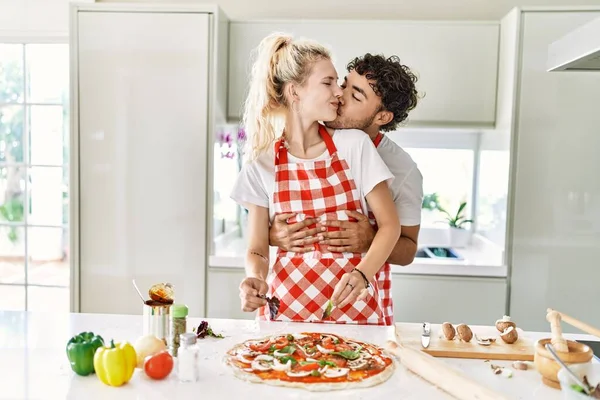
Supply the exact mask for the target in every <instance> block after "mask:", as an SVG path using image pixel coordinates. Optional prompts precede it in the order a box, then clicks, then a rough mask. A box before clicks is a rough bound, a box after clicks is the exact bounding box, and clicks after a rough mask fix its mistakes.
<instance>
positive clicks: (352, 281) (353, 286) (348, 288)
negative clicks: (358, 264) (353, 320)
mask: <svg viewBox="0 0 600 400" xmlns="http://www.w3.org/2000/svg"><path fill="white" fill-rule="evenodd" d="M368 294H369V289H368V288H367V287H365V280H364V279H363V277H362V275H361V274H360V273H359V272H357V271H354V272H349V273H346V274H344V275H342V279H340V281H339V282H338V284H337V285H335V289H334V290H333V295H332V296H331V302H332V303H333V305H334V306H336V307H338V308H342V307H344V306H346V305H347V304H350V303H354V302H355V301H357V300H364V299H366V298H367V296H368Z"/></svg>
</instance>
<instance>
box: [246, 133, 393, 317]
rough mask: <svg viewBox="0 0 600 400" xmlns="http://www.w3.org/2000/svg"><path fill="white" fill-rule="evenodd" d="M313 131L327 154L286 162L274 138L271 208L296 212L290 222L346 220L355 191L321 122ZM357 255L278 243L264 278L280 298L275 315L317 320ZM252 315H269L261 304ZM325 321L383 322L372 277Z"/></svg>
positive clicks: (355, 199)
mask: <svg viewBox="0 0 600 400" xmlns="http://www.w3.org/2000/svg"><path fill="white" fill-rule="evenodd" d="M319 134H320V135H321V137H322V138H323V141H324V142H325V144H326V145H327V150H328V152H329V155H330V156H331V158H328V159H325V160H317V161H306V162H300V163H289V162H288V152H287V149H286V147H285V145H284V143H283V140H279V141H277V142H276V143H275V191H274V193H273V204H274V207H275V214H282V213H298V215H297V216H296V217H295V218H294V219H293V220H289V221H288V222H290V223H293V222H297V221H301V220H303V219H305V218H318V219H319V220H320V221H324V220H330V219H340V220H342V219H345V220H348V219H349V218H348V216H347V215H346V213H345V212H344V210H354V211H358V212H362V211H361V205H360V193H359V191H358V189H357V188H356V184H355V182H354V179H353V178H352V175H351V173H350V168H349V166H348V163H347V162H346V161H345V160H343V159H340V158H339V157H338V154H337V149H336V147H335V144H334V143H333V139H332V138H331V136H330V135H329V133H328V132H327V130H326V129H325V127H323V126H320V127H319ZM313 227H314V226H313ZM309 228H312V227H309ZM332 230H334V229H332ZM361 259H362V257H361V255H360V254H354V253H332V252H328V251H321V249H320V248H319V246H315V251H312V252H308V253H293V252H286V251H284V250H282V249H279V250H278V253H277V258H276V260H275V264H274V265H273V272H272V274H271V276H270V279H269V280H270V282H269V283H270V284H269V295H270V296H275V297H277V298H279V300H280V302H281V305H280V308H279V314H278V315H277V317H276V320H279V321H298V322H308V321H315V322H318V321H320V320H321V317H322V315H323V311H324V310H325V307H326V304H327V301H328V300H329V299H330V298H331V295H332V294H333V290H334V288H335V285H336V284H337V283H338V282H339V280H340V279H341V277H342V275H344V274H345V273H347V272H350V271H351V270H352V269H353V268H354V267H356V266H357V265H358V264H359V263H360V261H361ZM258 318H259V319H269V310H268V307H267V306H265V307H261V308H260V309H259V313H258ZM325 322H334V323H355V324H378V325H383V324H384V322H385V321H384V314H383V309H382V304H381V300H380V297H379V290H378V285H377V282H376V281H375V279H373V280H372V282H371V287H370V288H369V295H368V296H367V298H366V299H365V300H357V301H355V302H354V303H353V304H348V305H346V306H345V307H343V308H341V309H340V308H337V307H334V309H333V311H332V313H331V317H330V319H329V320H328V321H325Z"/></svg>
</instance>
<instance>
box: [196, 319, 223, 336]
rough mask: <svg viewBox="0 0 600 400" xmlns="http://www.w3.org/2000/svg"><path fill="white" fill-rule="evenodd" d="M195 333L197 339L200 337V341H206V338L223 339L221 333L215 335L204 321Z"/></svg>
mask: <svg viewBox="0 0 600 400" xmlns="http://www.w3.org/2000/svg"><path fill="white" fill-rule="evenodd" d="M195 333H196V337H198V338H199V339H204V338H205V337H206V336H211V337H214V338H218V339H223V335H221V334H220V333H215V332H214V331H213V330H212V328H211V327H210V326H209V325H208V322H206V321H202V322H201V323H200V325H199V326H198V329H196V332H195Z"/></svg>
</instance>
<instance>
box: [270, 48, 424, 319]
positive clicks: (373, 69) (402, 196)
mask: <svg viewBox="0 0 600 400" xmlns="http://www.w3.org/2000/svg"><path fill="white" fill-rule="evenodd" d="M346 68H347V70H348V74H347V75H346V77H345V78H344V83H343V84H342V85H341V87H342V89H343V96H342V98H341V102H340V107H339V109H338V117H337V118H336V119H335V120H334V121H332V122H326V123H325V125H327V126H328V127H330V128H335V129H360V130H363V131H364V132H365V133H366V134H368V135H369V137H370V138H371V140H372V141H373V143H374V145H375V147H376V148H377V151H378V153H379V155H380V156H381V158H382V159H383V161H384V162H385V163H386V165H387V167H388V168H389V170H390V171H391V172H392V174H394V177H395V179H394V180H393V182H392V185H391V187H390V189H391V191H392V195H393V198H394V203H395V204H396V209H397V210H398V215H399V217H400V223H401V226H402V231H401V235H400V237H399V239H398V242H397V243H396V246H395V248H394V250H393V251H392V253H391V255H390V257H389V258H388V262H389V263H392V264H398V265H408V264H410V263H412V262H413V260H414V257H415V254H416V252H417V241H418V236H419V229H420V223H421V205H422V201H423V177H422V175H421V172H420V171H419V169H418V168H417V165H416V163H415V162H414V161H413V160H412V158H411V157H410V156H409V155H408V153H406V152H405V151H404V150H403V149H402V148H401V147H400V146H398V145H397V144H396V143H394V142H393V141H392V140H391V139H389V138H388V137H386V136H385V135H383V133H382V132H390V131H394V130H396V129H397V127H398V126H399V124H400V123H402V122H403V121H405V120H406V118H407V117H408V113H409V112H410V111H411V110H413V109H414V108H415V107H416V105H417V101H418V93H417V90H416V87H415V83H416V81H417V77H416V76H415V75H414V74H413V73H412V72H411V70H410V69H409V68H408V67H407V66H405V65H403V64H401V62H400V59H399V58H398V57H396V56H392V57H389V58H386V57H384V56H382V55H373V54H369V53H367V54H365V55H364V56H362V57H357V58H355V59H354V60H352V61H350V62H349V63H348V65H347V67H346ZM347 213H348V215H349V216H350V217H352V218H354V219H355V220H356V222H350V221H325V222H323V223H319V224H317V226H316V228H313V229H307V227H308V226H310V225H312V224H315V223H317V222H318V221H316V220H313V219H306V220H304V221H302V222H299V223H296V224H293V225H288V224H287V223H286V221H287V219H288V218H289V217H290V215H287V214H282V215H279V216H276V217H275V220H274V221H273V224H272V227H271V232H270V244H271V245H273V246H277V247H280V248H283V249H285V250H288V251H298V252H302V251H310V250H312V246H313V245H314V244H315V243H317V242H318V243H319V245H320V246H324V245H326V246H328V250H330V251H336V252H354V253H365V252H366V251H367V249H368V248H369V246H370V245H371V242H372V240H373V237H374V236H375V230H376V229H377V227H376V226H375V224H374V219H373V218H372V216H371V215H370V217H371V218H368V217H367V216H365V215H363V214H360V213H357V212H354V211H348V212H347ZM324 226H330V227H331V226H334V227H337V228H339V230H325V229H324ZM376 279H377V282H378V284H379V285H380V286H381V288H380V290H382V291H383V293H384V296H382V303H383V304H382V306H383V309H384V313H385V318H386V321H387V323H388V324H391V323H393V304H392V289H391V285H392V282H391V270H390V265H389V264H387V263H386V264H385V265H384V266H382V268H381V270H380V271H379V272H378V274H377V278H376Z"/></svg>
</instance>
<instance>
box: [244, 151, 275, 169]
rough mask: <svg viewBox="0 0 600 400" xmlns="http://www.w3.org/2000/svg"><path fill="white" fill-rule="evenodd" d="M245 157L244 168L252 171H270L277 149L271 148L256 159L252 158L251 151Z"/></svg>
mask: <svg viewBox="0 0 600 400" xmlns="http://www.w3.org/2000/svg"><path fill="white" fill-rule="evenodd" d="M248 151H249V153H247V154H246V155H245V156H244V162H243V167H244V168H250V169H265V168H267V169H269V168H270V167H273V165H274V157H275V149H274V146H269V148H268V149H266V150H265V151H262V152H261V153H260V154H258V155H257V156H256V157H255V158H251V150H248Z"/></svg>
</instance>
